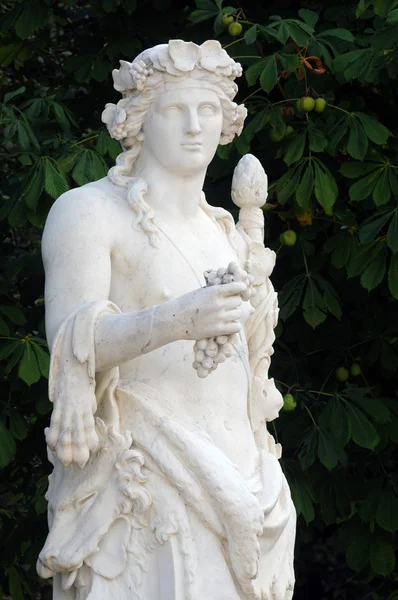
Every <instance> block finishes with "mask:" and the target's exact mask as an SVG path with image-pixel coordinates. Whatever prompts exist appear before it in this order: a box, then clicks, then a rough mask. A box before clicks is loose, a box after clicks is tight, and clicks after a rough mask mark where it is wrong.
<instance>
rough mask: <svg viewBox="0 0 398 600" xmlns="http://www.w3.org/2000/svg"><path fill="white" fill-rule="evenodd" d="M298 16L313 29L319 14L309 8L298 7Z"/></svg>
mask: <svg viewBox="0 0 398 600" xmlns="http://www.w3.org/2000/svg"><path fill="white" fill-rule="evenodd" d="M298 14H299V16H300V17H301V18H302V19H303V21H305V23H307V25H308V26H309V27H311V29H314V27H315V25H316V24H317V23H318V20H319V15H318V13H316V12H315V11H313V10H309V9H308V8H300V10H299V11H298Z"/></svg>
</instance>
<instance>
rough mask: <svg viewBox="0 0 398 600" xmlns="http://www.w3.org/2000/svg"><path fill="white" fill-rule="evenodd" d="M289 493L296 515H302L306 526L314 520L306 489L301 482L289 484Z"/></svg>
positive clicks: (310, 501)
mask: <svg viewBox="0 0 398 600" xmlns="http://www.w3.org/2000/svg"><path fill="white" fill-rule="evenodd" d="M291 493H292V500H293V502H294V506H295V508H296V511H297V514H298V515H303V517H304V519H305V522H306V523H307V524H308V523H311V521H313V520H314V519H315V510H314V502H313V499H312V498H311V494H310V492H309V490H308V488H307V487H306V486H305V485H304V484H302V483H301V482H300V483H299V482H295V483H291Z"/></svg>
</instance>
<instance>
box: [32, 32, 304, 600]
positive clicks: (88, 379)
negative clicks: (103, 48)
mask: <svg viewBox="0 0 398 600" xmlns="http://www.w3.org/2000/svg"><path fill="white" fill-rule="evenodd" d="M240 74H241V67H240V65H239V64H238V63H235V62H234V61H233V60H232V59H231V58H230V57H229V56H228V54H227V53H226V52H225V51H224V50H223V49H222V48H221V46H220V44H219V43H218V42H215V41H208V42H205V43H204V44H202V45H201V46H197V45H196V44H193V43H192V42H183V41H181V40H172V41H170V42H169V43H168V44H164V45H160V46H156V47H154V48H150V49H148V50H145V51H144V52H143V53H142V54H141V55H140V56H138V57H137V58H136V59H135V60H134V61H133V62H132V63H128V62H126V61H121V67H120V69H119V70H115V71H114V72H113V77H114V82H115V88H116V89H117V90H118V91H120V92H122V95H123V98H122V100H121V101H120V102H118V104H117V105H110V104H108V105H107V106H106V109H105V111H104V113H103V121H104V122H105V123H106V124H107V127H108V129H109V131H110V134H111V135H112V136H113V137H115V138H116V139H118V140H120V141H121V144H122V148H123V152H122V154H121V155H120V156H119V157H118V158H117V160H116V166H115V167H113V168H112V169H111V170H110V171H109V173H108V176H107V177H105V178H104V179H101V180H100V181H96V182H93V183H90V184H88V185H85V186H82V187H81V188H78V189H75V190H71V191H69V192H67V193H65V194H64V195H63V196H61V197H60V198H59V199H58V200H57V201H56V203H55V204H54V206H53V208H52V209H51V211H50V214H49V217H48V220H47V224H46V228H45V231H44V236H43V260H44V265H45V271H46V291H45V302H46V328H47V337H48V342H49V346H50V349H51V369H50V381H49V394H50V399H51V400H52V402H53V403H54V410H53V414H52V418H51V424H50V427H49V429H48V430H46V439H47V444H48V452H49V459H50V460H51V462H52V463H53V465H54V471H53V473H52V475H51V477H50V486H49V491H48V494H47V498H48V501H49V529H50V532H49V536H48V538H47V541H46V544H45V547H44V548H43V550H42V552H41V554H40V557H39V560H38V572H39V574H40V575H41V576H42V577H54V599H55V600H61V599H69V600H116V599H117V600H130V599H137V600H238V599H256V600H290V599H291V598H292V594H293V583H294V573H293V547H294V537H295V520H296V516H295V511H294V507H293V504H292V501H291V497H290V492H289V489H288V486H287V483H286V480H285V477H284V476H283V473H282V471H281V468H280V465H279V462H278V459H279V457H280V448H279V445H278V444H275V442H274V439H273V438H272V436H271V435H270V434H269V433H268V431H267V426H266V422H267V421H270V420H272V419H274V418H276V416H277V414H278V411H279V409H280V408H281V396H280V394H279V392H278V391H277V390H276V388H275V386H274V383H273V380H269V379H268V368H269V363H270V356H271V354H272V343H273V341H274V335H273V328H274V327H275V325H276V321H277V313H278V308H277V302H276V294H275V292H274V290H273V288H272V285H271V283H270V280H269V275H270V273H271V271H272V268H273V265H274V262H275V254H274V253H273V252H271V251H270V250H268V249H266V248H264V246H263V242H262V232H263V229H262V227H263V222H262V213H261V211H259V209H258V208H254V207H255V206H257V207H258V206H259V205H261V204H262V203H263V202H264V201H265V198H266V177H265V174H264V172H263V170H262V169H261V167H260V165H259V163H258V161H256V159H254V157H251V156H250V155H247V156H246V157H244V158H243V159H242V161H241V163H240V164H239V166H238V168H237V170H236V171H235V176H234V182H233V190H232V193H233V198H234V200H235V202H236V203H237V204H238V205H239V206H243V208H242V210H241V217H240V223H238V225H237V226H235V224H234V222H233V219H232V217H231V215H230V214H229V213H228V212H227V211H225V210H223V209H220V208H213V207H211V206H209V205H208V204H207V202H206V200H205V197H204V195H203V192H202V186H203V181H204V177H205V174H206V168H207V166H208V164H209V163H210V161H211V160H212V158H213V156H214V153H215V151H216V148H217V145H218V144H219V143H228V142H230V141H231V140H232V139H233V137H234V136H235V135H239V134H240V132H241V130H242V127H243V121H244V118H245V116H246V110H245V109H244V107H243V106H238V105H237V104H235V103H234V102H233V97H234V96H235V94H236V91H237V87H236V84H235V83H234V79H235V77H236V76H239V75H240ZM249 196H250V198H252V201H251V200H250V198H249ZM248 198H249V199H248ZM253 199H254V200H253ZM245 203H246V204H249V205H250V204H251V205H250V206H246V205H245ZM256 211H257V212H256ZM228 265H229V266H230V268H229V270H228V272H227V270H226V267H227V266H228ZM220 267H225V268H224V269H220V271H217V269H219V268H220ZM209 269H215V271H217V273H215V274H214V273H213V274H212V277H213V280H212V282H213V284H214V285H205V283H206V281H205V277H204V272H205V271H207V272H209ZM244 271H246V272H248V273H249V275H251V277H247V276H246V273H245V272H244ZM226 275H227V276H226ZM222 276H223V277H224V279H223V281H224V283H221V279H220V277H222ZM208 277H209V278H210V275H208ZM209 281H210V279H209ZM249 288H250V289H251V290H252V291H253V288H254V290H256V292H257V293H256V295H254V296H251V297H250V300H248V298H249V296H250V295H251V292H250V290H249ZM200 340H202V342H201V344H202V345H201V344H200V343H199V342H198V341H200ZM206 340H207V341H206ZM203 341H204V344H203ZM195 342H198V343H197V344H196V346H195V349H196V354H195V364H194V367H195V368H193V366H192V362H193V360H194V352H193V346H194V343H195ZM226 342H228V344H226ZM209 344H210V345H209ZM227 345H229V346H230V347H231V346H233V352H229V353H228V352H227V351H226V347H227ZM210 346H211V347H210ZM200 348H204V349H206V348H207V351H208V353H207V354H206V353H205V352H204V351H202V350H200ZM212 348H213V350H212ZM220 348H221V350H222V349H223V348H224V350H225V352H224V351H221V350H220ZM231 354H232V355H231ZM230 355H231V356H230ZM209 356H212V357H214V360H213V362H212V360H210V362H209V361H207V362H208V363H209V364H208V368H206V369H205V368H204V367H202V366H201V365H202V363H200V361H201V360H202V359H203V361H204V362H203V365H205V364H207V363H205V359H208V358H209ZM227 356H228V357H227ZM203 357H204V358H203ZM198 360H199V363H198ZM214 361H215V362H214ZM213 363H214V365H213V367H212V368H210V365H212V364H213ZM215 367H217V368H215ZM195 369H196V370H195ZM198 375H199V377H198Z"/></svg>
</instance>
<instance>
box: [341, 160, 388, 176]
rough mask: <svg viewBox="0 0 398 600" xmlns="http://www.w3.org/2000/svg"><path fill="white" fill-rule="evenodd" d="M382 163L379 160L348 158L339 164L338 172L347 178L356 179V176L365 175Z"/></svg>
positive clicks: (378, 167) (379, 166)
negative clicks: (362, 160) (363, 160)
mask: <svg viewBox="0 0 398 600" xmlns="http://www.w3.org/2000/svg"><path fill="white" fill-rule="evenodd" d="M383 164H384V163H380V162H371V161H367V162H361V161H357V160H350V161H347V162H345V163H343V164H342V165H341V167H340V173H341V174H342V175H344V177H348V178H349V179H357V178H358V177H362V176H363V175H367V174H368V173H371V172H372V171H375V170H376V169H380V168H381V167H382V166H383Z"/></svg>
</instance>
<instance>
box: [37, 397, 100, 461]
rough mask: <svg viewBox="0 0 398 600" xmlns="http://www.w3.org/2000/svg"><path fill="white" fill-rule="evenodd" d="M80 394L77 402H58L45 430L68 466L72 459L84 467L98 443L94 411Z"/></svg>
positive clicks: (50, 442) (47, 439)
mask: <svg viewBox="0 0 398 600" xmlns="http://www.w3.org/2000/svg"><path fill="white" fill-rule="evenodd" d="M94 411H95V407H93V406H87V405H86V404H85V403H83V402H81V399H80V398H79V399H78V401H76V402H68V403H62V402H56V403H54V409H53V412H52V415H51V422H50V427H48V428H47V429H46V430H45V435H46V441H47V445H48V447H49V448H50V450H52V451H53V452H54V453H55V454H56V456H57V458H58V459H59V461H60V462H61V463H62V464H63V465H64V467H67V466H69V465H70V464H71V463H75V464H77V465H78V466H79V467H84V465H85V464H86V463H87V461H88V459H89V456H90V451H95V450H96V448H97V446H98V436H97V433H96V431H95V421H94V416H93V412H94Z"/></svg>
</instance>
